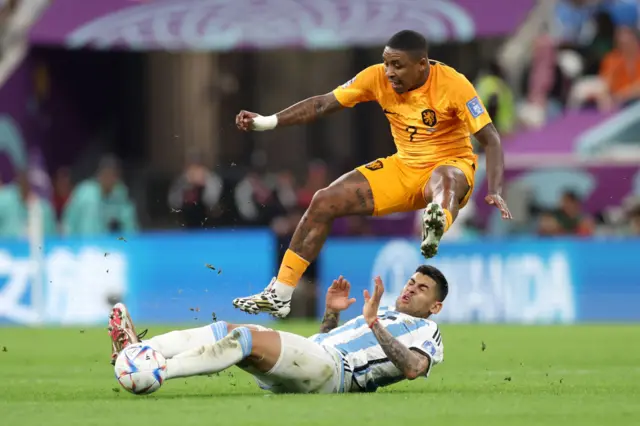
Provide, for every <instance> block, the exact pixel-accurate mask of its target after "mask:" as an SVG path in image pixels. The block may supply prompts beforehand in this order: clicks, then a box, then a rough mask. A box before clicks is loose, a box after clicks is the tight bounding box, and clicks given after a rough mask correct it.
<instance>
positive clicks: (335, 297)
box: [326, 275, 356, 312]
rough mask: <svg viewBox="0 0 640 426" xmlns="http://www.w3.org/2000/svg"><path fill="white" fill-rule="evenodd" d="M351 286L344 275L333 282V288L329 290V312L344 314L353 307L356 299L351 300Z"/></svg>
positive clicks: (327, 305) (327, 304)
mask: <svg viewBox="0 0 640 426" xmlns="http://www.w3.org/2000/svg"><path fill="white" fill-rule="evenodd" d="M349 290H351V284H349V281H347V280H346V279H345V278H344V277H343V276H342V275H340V277H339V278H338V279H337V280H333V283H331V287H329V290H327V302H326V309H327V311H332V312H342V311H344V310H345V309H347V308H348V307H349V306H351V305H352V304H353V303H354V302H355V301H356V299H355V298H349Z"/></svg>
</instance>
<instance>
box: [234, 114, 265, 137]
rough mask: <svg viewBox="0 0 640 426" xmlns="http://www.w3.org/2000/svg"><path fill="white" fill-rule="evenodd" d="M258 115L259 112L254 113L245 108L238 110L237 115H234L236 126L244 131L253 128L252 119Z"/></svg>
mask: <svg viewBox="0 0 640 426" xmlns="http://www.w3.org/2000/svg"><path fill="white" fill-rule="evenodd" d="M258 115H259V114H256V113H255V112H249V111H245V110H242V111H240V112H239V113H238V115H236V127H238V129H240V130H243V131H245V132H248V131H249V130H253V119H254V118H256V117H257V116H258Z"/></svg>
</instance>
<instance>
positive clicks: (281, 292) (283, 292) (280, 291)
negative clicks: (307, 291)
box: [273, 280, 296, 301]
mask: <svg viewBox="0 0 640 426" xmlns="http://www.w3.org/2000/svg"><path fill="white" fill-rule="evenodd" d="M273 289H274V290H275V292H276V294H277V295H278V298H279V299H280V300H284V301H286V300H291V296H292V295H293V291H294V290H295V289H296V288H295V287H292V286H290V285H287V284H285V283H281V282H280V281H278V280H276V282H275V283H273Z"/></svg>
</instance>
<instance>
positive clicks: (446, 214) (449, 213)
mask: <svg viewBox="0 0 640 426" xmlns="http://www.w3.org/2000/svg"><path fill="white" fill-rule="evenodd" d="M442 210H443V211H444V215H445V216H446V218H447V224H446V225H445V226H444V232H447V231H448V230H449V227H451V224H452V223H453V216H452V215H451V212H450V211H449V210H447V209H442Z"/></svg>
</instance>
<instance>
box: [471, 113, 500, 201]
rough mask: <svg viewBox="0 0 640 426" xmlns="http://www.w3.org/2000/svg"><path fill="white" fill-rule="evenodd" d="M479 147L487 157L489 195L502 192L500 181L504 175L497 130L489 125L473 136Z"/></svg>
mask: <svg viewBox="0 0 640 426" xmlns="http://www.w3.org/2000/svg"><path fill="white" fill-rule="evenodd" d="M475 137H476V139H478V142H480V145H482V146H483V147H484V150H485V153H486V157H487V160H486V161H487V181H488V184H489V193H490V194H500V193H501V192H502V180H503V175H504V152H503V151H502V144H501V142H500V135H499V134H498V130H497V129H496V127H495V126H494V125H493V123H489V124H487V125H486V126H484V127H483V128H482V129H480V131H478V132H477V133H476V134H475Z"/></svg>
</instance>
